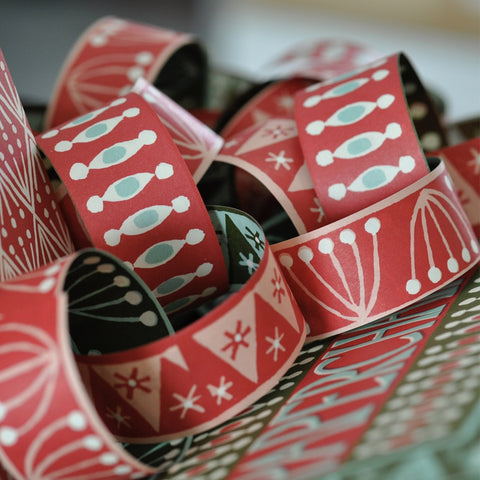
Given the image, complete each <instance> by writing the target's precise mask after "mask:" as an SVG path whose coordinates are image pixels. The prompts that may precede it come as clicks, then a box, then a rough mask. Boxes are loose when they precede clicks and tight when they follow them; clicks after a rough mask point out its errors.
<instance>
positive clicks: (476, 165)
mask: <svg viewBox="0 0 480 480" xmlns="http://www.w3.org/2000/svg"><path fill="white" fill-rule="evenodd" d="M470 153H471V154H472V157H473V158H472V159H471V160H469V161H468V162H467V165H468V166H470V165H471V166H472V168H473V174H474V175H478V174H479V173H480V153H479V151H478V150H477V149H476V148H471V149H470Z"/></svg>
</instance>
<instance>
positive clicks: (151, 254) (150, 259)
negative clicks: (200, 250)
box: [145, 243, 175, 265]
mask: <svg viewBox="0 0 480 480" xmlns="http://www.w3.org/2000/svg"><path fill="white" fill-rule="evenodd" d="M174 253H175V252H174V250H173V248H172V246H171V245H170V244H168V243H159V244H158V245H155V246H153V247H152V248H151V249H150V250H149V251H148V253H147V254H146V255H145V262H147V263H148V264H150V265H156V264H157V263H162V262H164V261H165V260H167V259H168V258H170V257H171V256H172V255H173V254H174Z"/></svg>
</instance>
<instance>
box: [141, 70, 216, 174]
mask: <svg viewBox="0 0 480 480" xmlns="http://www.w3.org/2000/svg"><path fill="white" fill-rule="evenodd" d="M132 91H133V92H135V93H138V94H139V95H141V96H142V97H143V98H144V99H145V100H146V101H147V102H148V103H149V104H150V106H151V107H152V108H153V109H154V110H155V111H156V112H157V114H158V116H159V117H160V120H161V121H162V123H163V125H164V126H165V128H166V129H167V131H168V133H169V134H170V136H171V137H172V140H173V142H174V143H175V145H176V146H177V147H178V150H179V152H180V154H181V155H182V158H183V159H184V160H185V163H186V164H187V167H188V169H189V170H190V173H191V174H192V176H193V179H194V180H195V182H198V181H199V180H200V179H201V178H202V176H203V174H204V173H205V172H206V171H207V169H208V167H209V166H210V164H211V163H212V161H213V159H214V158H215V156H216V155H217V154H218V152H219V151H220V149H221V148H222V145H223V138H222V137H220V136H219V135H217V134H216V133H215V132H214V131H213V130H211V129H210V128H208V127H207V126H206V125H205V124H204V123H202V122H201V121H199V120H197V118H195V117H194V116H193V115H191V114H190V113H189V112H187V111H186V110H185V109H184V108H182V107H181V106H180V105H179V104H178V103H176V102H174V101H173V100H171V99H170V98H169V97H167V96H166V95H164V94H163V93H162V92H160V91H159V90H157V89H156V88H155V87H154V86H153V85H151V84H149V83H148V82H147V81H146V80H144V79H143V78H139V79H138V80H137V81H136V82H135V85H134V86H133V88H132Z"/></svg>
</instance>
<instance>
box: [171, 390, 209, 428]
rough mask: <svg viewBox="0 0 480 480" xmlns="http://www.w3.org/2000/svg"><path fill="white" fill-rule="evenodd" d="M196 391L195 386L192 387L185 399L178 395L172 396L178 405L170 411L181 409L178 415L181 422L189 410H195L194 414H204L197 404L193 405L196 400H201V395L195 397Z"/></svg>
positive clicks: (203, 410)
mask: <svg viewBox="0 0 480 480" xmlns="http://www.w3.org/2000/svg"><path fill="white" fill-rule="evenodd" d="M196 390H197V386H196V385H193V386H192V388H191V389H190V391H189V392H188V395H187V396H186V397H184V396H183V395H180V394H179V393H174V394H173V396H174V397H175V398H176V399H177V400H178V401H179V403H178V405H174V406H173V407H170V411H171V412H174V411H175V410H179V409H180V408H181V409H182V413H181V414H180V418H181V419H182V420H183V418H184V417H185V415H186V414H187V412H188V411H189V410H195V411H196V412H200V413H204V412H205V409H204V408H203V407H202V406H201V405H199V404H198V403H195V402H196V401H197V400H198V399H200V398H201V395H197V396H195V391H196Z"/></svg>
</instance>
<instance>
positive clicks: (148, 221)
mask: <svg viewBox="0 0 480 480" xmlns="http://www.w3.org/2000/svg"><path fill="white" fill-rule="evenodd" d="M158 218H159V217H158V213H157V212H156V211H155V210H154V209H152V208H151V209H149V210H146V211H144V212H142V213H139V214H138V215H137V216H136V217H135V218H134V219H133V223H134V224H135V226H136V227H138V228H147V227H150V226H151V225H155V223H157V222H158Z"/></svg>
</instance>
